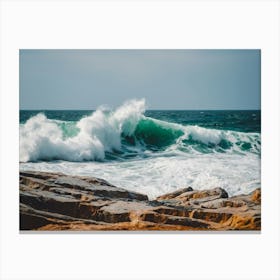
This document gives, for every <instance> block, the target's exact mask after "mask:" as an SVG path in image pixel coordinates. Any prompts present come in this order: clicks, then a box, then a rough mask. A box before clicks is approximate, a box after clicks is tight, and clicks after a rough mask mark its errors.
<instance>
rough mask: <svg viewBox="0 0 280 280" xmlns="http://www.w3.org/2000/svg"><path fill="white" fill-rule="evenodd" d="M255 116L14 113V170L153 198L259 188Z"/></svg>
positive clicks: (136, 107)
mask: <svg viewBox="0 0 280 280" xmlns="http://www.w3.org/2000/svg"><path fill="white" fill-rule="evenodd" d="M260 132H261V113H260V111H259V110H255V111H207V110H201V111H182V110H180V111H175V110H145V103H144V101H142V100H140V101H131V102H127V103H125V104H124V105H122V106H120V107H119V108H117V109H115V110H109V109H108V108H101V109H98V110H96V111H76V110H75V111H23V110H22V111H20V162H21V165H20V168H21V169H35V170H46V171H60V172H64V173H69V174H73V173H74V175H79V174H81V175H88V176H99V177H102V178H104V179H107V180H109V181H111V182H113V183H116V184H117V185H119V186H123V187H126V188H131V189H134V190H135V189H136V190H139V191H141V192H144V193H147V194H150V195H151V196H153V195H157V194H161V193H164V192H166V191H171V190H173V189H176V188H179V187H180V186H181V187H182V186H185V185H191V186H192V187H194V188H205V187H216V186H221V187H224V188H226V189H227V190H228V191H229V192H230V193H232V194H235V193H239V192H246V191H250V190H253V189H254V188H256V187H259V186H260V156H261V137H260Z"/></svg>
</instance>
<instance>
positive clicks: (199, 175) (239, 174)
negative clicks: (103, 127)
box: [20, 153, 260, 198]
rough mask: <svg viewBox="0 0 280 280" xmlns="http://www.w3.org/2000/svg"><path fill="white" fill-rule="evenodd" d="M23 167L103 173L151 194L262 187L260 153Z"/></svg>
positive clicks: (26, 165)
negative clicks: (190, 188) (187, 188)
mask: <svg viewBox="0 0 280 280" xmlns="http://www.w3.org/2000/svg"><path fill="white" fill-rule="evenodd" d="M20 169H21V170H40V171H51V172H62V173H65V174H69V175H73V174H75V175H86V176H95V177H100V178H103V179H105V180H108V181H109V182H110V183H112V184H115V185H116V186H119V187H123V188H125V189H128V190H132V191H137V192H140V193H144V194H147V195H148V196H149V197H150V198H155V197H156V196H159V195H162V194H164V193H168V192H172V191H174V190H177V189H179V188H182V187H186V186H191V187H193V188H194V189H211V188H215V187H222V188H224V189H225V190H226V191H227V192H228V193H229V195H237V194H241V193H249V192H251V191H253V190H254V189H255V188H257V187H260V160H259V158H258V156H257V155H255V154H250V155H247V156H246V157H244V156H243V155H238V154H219V153H217V154H200V155H188V156H185V155H181V156H179V155H177V156H176V157H174V156H170V157H168V156H167V155H165V156H159V157H152V158H145V159H140V160H139V159H137V160H127V161H121V162H119V161H115V162H106V163H104V162H66V161H60V162H40V163H30V162H29V163H23V164H21V165H20Z"/></svg>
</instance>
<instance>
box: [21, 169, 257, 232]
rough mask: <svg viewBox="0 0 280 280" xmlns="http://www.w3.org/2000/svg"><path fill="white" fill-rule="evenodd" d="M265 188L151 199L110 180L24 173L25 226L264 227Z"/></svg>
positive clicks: (187, 192)
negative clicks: (235, 193) (232, 194)
mask: <svg viewBox="0 0 280 280" xmlns="http://www.w3.org/2000/svg"><path fill="white" fill-rule="evenodd" d="M260 229H261V190H260V189H257V190H255V191H254V192H252V193H251V194H249V195H240V196H235V197H230V198H229V197H228V194H227V192H226V191H225V190H223V189H221V188H215V189H211V190H203V191H196V190H193V189H192V188H190V187H188V188H183V189H180V190H178V191H176V192H173V193H169V194H166V195H163V196H160V197H158V198H156V199H155V200H152V201H151V200H148V197H147V196H146V195H144V194H140V193H136V192H131V191H127V190H124V189H122V188H118V187H116V186H113V185H111V184H110V183H108V182H107V181H105V180H102V179H98V178H89V177H78V176H66V175H64V174H59V173H46V172H33V171H32V172H31V171H30V172H20V230H79V231H82V230H91V231H94V230H137V231H142V230H193V231H196V230H222V231H224V230H260Z"/></svg>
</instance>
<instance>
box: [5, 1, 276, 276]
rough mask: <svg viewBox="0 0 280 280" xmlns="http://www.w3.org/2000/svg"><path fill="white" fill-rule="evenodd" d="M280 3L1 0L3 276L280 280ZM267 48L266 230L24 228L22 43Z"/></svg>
mask: <svg viewBox="0 0 280 280" xmlns="http://www.w3.org/2000/svg"><path fill="white" fill-rule="evenodd" d="M279 34H280V30H279V2H278V1H270V0H259V1H253V0H244V1H237V0H235V1H232V0H229V1H212V0H206V1H156V0H155V1H145V0H144V1H142V2H138V1H103V2H101V1H86V0H85V1H77V0H73V1H62V0H61V1H52V0H48V1H46V0H43V1H39V0H38V1H26V0H19V1H14V0H6V1H5V0H4V1H2V2H1V34H0V35H1V41H0V42H1V57H0V61H1V84H0V86H1V99H0V102H1V103H0V105H1V111H0V114H1V134H0V135H1V153H0V155H1V176H0V179H1V193H0V199H1V201H0V207H1V208H0V210H1V213H0V214H1V219H0V230H1V231H0V234H1V239H0V242H1V243H0V248H1V249H0V257H1V259H0V261H1V263H0V277H1V279H29V280H31V279H186V278H187V279H279V278H280V270H279V263H280V257H279V256H280V254H279V236H280V232H279V229H280V227H279V222H280V217H279V187H280V181H279V170H280V168H279V167H280V165H279V159H280V157H279V155H280V153H279V143H280V138H279V128H280V124H279V77H280V73H279V50H280V44H279ZM24 48H34V49H37V48H61V49H63V48H71V49H78V48H87V49H91V48H92V49H103V48H105V49H106V48H110V49H112V48H126V49H129V48H137V49H139V48H155V49H157V48H166V49H168V48H183V49H197V48H203V49H204V48H209V49H211V48H219V49H220V48H230V49H234V48H250V49H253V48H255V49H261V50H262V186H263V187H262V232H261V234H254V235H252V234H208V233H207V234H122V233H121V234H48V235H47V234H20V233H19V227H18V211H19V209H18V149H17V147H18V109H19V104H18V100H19V99H18V92H19V90H18V89H19V88H18V50H19V49H24Z"/></svg>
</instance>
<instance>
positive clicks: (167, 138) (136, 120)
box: [20, 99, 261, 162]
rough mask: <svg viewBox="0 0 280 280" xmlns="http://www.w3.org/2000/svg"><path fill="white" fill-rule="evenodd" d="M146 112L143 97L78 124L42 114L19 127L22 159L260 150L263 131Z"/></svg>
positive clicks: (97, 113)
mask: <svg viewBox="0 0 280 280" xmlns="http://www.w3.org/2000/svg"><path fill="white" fill-rule="evenodd" d="M144 112H145V100H144V99H140V100H131V101H127V102H125V103H124V104H123V105H122V106H120V107H119V108H117V109H116V110H108V109H107V108H104V107H100V108H99V109H97V110H96V111H95V112H93V113H92V114H91V115H90V116H87V117H84V118H82V119H81V120H79V121H78V122H74V121H59V120H53V119H48V118H47V117H46V116H45V115H44V114H43V113H39V114H37V115H36V116H33V117H31V118H30V119H28V120H27V121H26V123H25V124H21V125H20V161H21V162H28V161H39V160H66V161H95V160H99V161H102V160H110V159H114V158H117V159H125V158H128V157H132V156H143V155H145V156H147V152H148V154H149V155H152V154H153V153H150V152H173V153H174V152H178V153H182V152H183V153H216V152H218V153H230V152H233V153H244V154H246V153H256V154H260V144H261V143H260V134H259V133H245V132H236V131H229V130H218V129H208V128H203V127H199V126H184V125H180V124H176V123H170V122H166V121H161V120H157V119H153V118H148V117H146V116H144Z"/></svg>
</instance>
